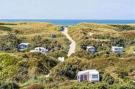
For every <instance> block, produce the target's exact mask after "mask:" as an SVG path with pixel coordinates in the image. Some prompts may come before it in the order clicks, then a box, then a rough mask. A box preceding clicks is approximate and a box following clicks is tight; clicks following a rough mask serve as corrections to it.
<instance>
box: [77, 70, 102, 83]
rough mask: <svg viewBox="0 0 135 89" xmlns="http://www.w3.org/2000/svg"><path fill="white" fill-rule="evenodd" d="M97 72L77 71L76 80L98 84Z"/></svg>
mask: <svg viewBox="0 0 135 89" xmlns="http://www.w3.org/2000/svg"><path fill="white" fill-rule="evenodd" d="M99 79H100V78H99V72H98V71H97V70H84V71H79V72H78V74H77V80H78V81H79V82H81V81H89V82H98V81H99Z"/></svg>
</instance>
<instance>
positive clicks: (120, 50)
mask: <svg viewBox="0 0 135 89" xmlns="http://www.w3.org/2000/svg"><path fill="white" fill-rule="evenodd" d="M112 52H113V53H117V54H122V53H123V47H118V46H112Z"/></svg>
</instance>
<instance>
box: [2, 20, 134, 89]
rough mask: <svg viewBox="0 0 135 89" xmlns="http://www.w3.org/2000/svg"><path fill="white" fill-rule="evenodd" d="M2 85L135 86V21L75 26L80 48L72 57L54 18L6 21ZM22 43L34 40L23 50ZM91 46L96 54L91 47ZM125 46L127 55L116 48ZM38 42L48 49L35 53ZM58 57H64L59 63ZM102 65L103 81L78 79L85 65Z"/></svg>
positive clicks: (13, 88) (55, 88) (24, 88)
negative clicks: (90, 51) (49, 20)
mask: <svg viewBox="0 0 135 89" xmlns="http://www.w3.org/2000/svg"><path fill="white" fill-rule="evenodd" d="M0 27H7V28H9V29H11V30H7V29H3V28H0V32H1V34H0V89H135V83H134V81H135V55H134V54H133V51H134V49H135V48H134V45H135V29H134V28H135V26H134V25H101V24H100V25H99V24H91V23H82V24H78V25H75V26H71V27H69V34H70V35H71V36H72V38H73V39H74V40H75V41H76V43H77V48H76V53H74V54H73V55H71V56H70V57H67V52H68V46H69V41H68V40H67V39H66V37H65V36H63V35H62V34H61V32H60V31H59V30H60V27H59V26H56V25H52V24H48V23H23V22H20V23H0ZM21 42H28V43H30V47H29V49H28V50H26V51H24V52H19V51H18V49H17V46H18V44H19V43H21ZM88 45H93V46H95V47H96V53H89V52H87V51H86V47H87V46H88ZM111 46H123V47H124V49H125V50H124V53H123V54H115V53H112V52H111ZM35 47H45V48H47V49H49V52H48V53H47V54H41V53H31V52H30V50H32V49H34V48H35ZM58 57H64V58H65V61H64V62H59V61H58ZM87 69H97V70H98V71H99V72H100V82H95V83H90V82H87V81H83V82H78V81H77V76H76V75H77V73H78V71H81V70H87Z"/></svg>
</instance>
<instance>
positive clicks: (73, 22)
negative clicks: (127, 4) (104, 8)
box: [0, 19, 135, 26]
mask: <svg viewBox="0 0 135 89" xmlns="http://www.w3.org/2000/svg"><path fill="white" fill-rule="evenodd" d="M0 22H48V23H51V24H56V25H62V26H69V25H76V24H79V23H97V24H135V20H78V19H77V20H76V19H74V20H73V19H72V20H70V19H68V20H67V19H63V20H58V19H57V20H56V19H55V20H54V19H0Z"/></svg>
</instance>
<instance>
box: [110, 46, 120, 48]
mask: <svg viewBox="0 0 135 89" xmlns="http://www.w3.org/2000/svg"><path fill="white" fill-rule="evenodd" d="M112 48H123V47H119V46H112Z"/></svg>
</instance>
